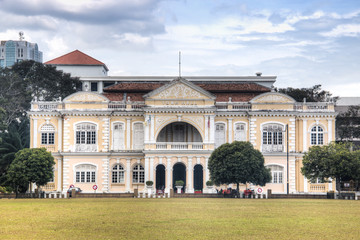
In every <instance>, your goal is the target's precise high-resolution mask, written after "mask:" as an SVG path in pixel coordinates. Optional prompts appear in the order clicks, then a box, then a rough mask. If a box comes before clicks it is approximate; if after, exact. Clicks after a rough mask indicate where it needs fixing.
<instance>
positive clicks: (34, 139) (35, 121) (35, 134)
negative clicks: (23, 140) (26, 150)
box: [33, 119, 38, 148]
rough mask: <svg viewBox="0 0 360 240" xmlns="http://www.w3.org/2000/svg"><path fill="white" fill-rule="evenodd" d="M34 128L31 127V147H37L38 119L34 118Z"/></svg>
mask: <svg viewBox="0 0 360 240" xmlns="http://www.w3.org/2000/svg"><path fill="white" fill-rule="evenodd" d="M33 121H34V124H33V126H34V128H33V148H37V136H38V130H37V128H38V121H37V119H34V120H33Z"/></svg>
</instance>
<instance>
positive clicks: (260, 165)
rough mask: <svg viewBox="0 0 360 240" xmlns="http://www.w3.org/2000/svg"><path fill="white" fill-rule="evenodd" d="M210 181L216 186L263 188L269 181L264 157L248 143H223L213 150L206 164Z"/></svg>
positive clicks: (269, 177) (269, 175) (268, 171)
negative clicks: (231, 185) (257, 186)
mask: <svg viewBox="0 0 360 240" xmlns="http://www.w3.org/2000/svg"><path fill="white" fill-rule="evenodd" d="M208 168H209V170H210V177H211V180H212V181H213V182H214V183H215V184H216V185H218V184H231V183H236V184H237V190H238V191H239V184H240V183H242V184H247V183H253V184H255V185H260V186H264V185H265V184H266V183H267V182H270V181H271V174H270V170H269V169H267V168H265V166H264V157H263V155H262V154H261V152H260V151H258V150H256V149H254V147H253V146H252V145H251V143H249V142H238V141H235V142H233V143H231V144H230V143H225V144H223V145H221V146H220V147H218V148H217V149H215V150H214V151H213V152H212V154H211V156H210V158H209V163H208Z"/></svg>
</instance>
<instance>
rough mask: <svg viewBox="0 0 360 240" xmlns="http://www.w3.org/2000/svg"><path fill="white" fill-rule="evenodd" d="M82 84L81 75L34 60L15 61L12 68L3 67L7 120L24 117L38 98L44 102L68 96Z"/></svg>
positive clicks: (1, 100)
mask: <svg viewBox="0 0 360 240" xmlns="http://www.w3.org/2000/svg"><path fill="white" fill-rule="evenodd" d="M80 86H81V82H80V80H79V79H78V78H72V77H71V76H70V74H68V73H63V72H62V71H57V70H56V68H55V67H54V66H51V65H44V64H42V63H38V62H35V61H32V60H30V61H22V62H19V63H15V64H14V65H13V66H12V68H0V108H2V109H4V110H5V114H4V116H3V122H4V123H5V124H6V125H7V126H8V125H9V124H10V123H11V122H13V121H15V120H18V119H19V118H21V117H24V116H25V115H26V111H28V110H29V109H30V102H31V100H32V99H34V98H37V99H39V100H44V101H52V100H54V99H59V98H65V97H66V96H68V95H70V94H72V93H74V92H76V91H77V90H78V89H79V88H80Z"/></svg>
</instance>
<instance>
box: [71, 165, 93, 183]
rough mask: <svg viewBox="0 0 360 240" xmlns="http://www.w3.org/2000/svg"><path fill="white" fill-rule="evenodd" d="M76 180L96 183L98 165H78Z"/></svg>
mask: <svg viewBox="0 0 360 240" xmlns="http://www.w3.org/2000/svg"><path fill="white" fill-rule="evenodd" d="M75 172H76V182H78V183H94V182H96V181H95V179H96V167H95V166H94V165H91V164H81V165H78V166H76V168H75Z"/></svg>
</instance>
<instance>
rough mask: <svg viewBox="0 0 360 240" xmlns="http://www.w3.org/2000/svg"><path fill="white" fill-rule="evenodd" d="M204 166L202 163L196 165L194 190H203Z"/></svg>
mask: <svg viewBox="0 0 360 240" xmlns="http://www.w3.org/2000/svg"><path fill="white" fill-rule="evenodd" d="M203 179H204V178H203V167H202V166H201V165H200V164H196V165H195V167H194V190H195V191H199V190H200V191H201V192H202V190H203V186H204V180H203Z"/></svg>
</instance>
